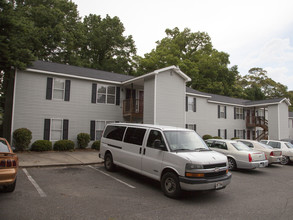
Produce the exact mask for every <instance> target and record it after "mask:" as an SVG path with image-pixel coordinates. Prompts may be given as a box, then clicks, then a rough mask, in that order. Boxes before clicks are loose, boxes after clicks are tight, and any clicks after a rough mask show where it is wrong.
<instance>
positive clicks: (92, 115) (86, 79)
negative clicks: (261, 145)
mask: <svg viewBox="0 0 293 220" xmlns="http://www.w3.org/2000/svg"><path fill="white" fill-rule="evenodd" d="M190 80H191V79H190V78H189V77H188V76H187V75H186V74H184V73H183V72H182V71H181V70H180V69H179V68H177V67H175V66H170V67H166V68H163V69H159V70H156V71H154V72H151V73H148V74H145V75H142V76H139V77H133V76H128V75H123V74H117V73H112V72H105V71H100V70H94V69H88V68H82V67H76V66H70V65H65V64H58V63H52V62H43V61H35V62H34V63H33V65H32V66H31V67H29V68H27V69H26V70H24V71H20V70H17V71H16V73H15V82H14V94H13V108H12V120H11V134H12V132H13V131H14V130H15V129H17V128H23V127H25V128H28V129H30V130H31V131H32V142H34V141H35V140H43V139H45V140H50V141H53V142H54V141H57V140H61V139H70V140H73V141H76V137H77V134H79V133H81V132H85V133H89V134H90V136H91V140H99V139H100V138H101V134H102V131H103V129H104V126H105V125H106V124H107V123H111V122H136V123H145V124H161V125H170V126H177V127H188V128H191V129H194V130H196V131H197V132H198V133H199V135H201V136H202V135H205V134H210V135H212V136H221V137H223V138H233V137H239V138H247V139H265V138H270V139H282V138H289V137H292V136H293V134H292V130H293V129H292V128H291V127H290V120H291V125H292V115H291V114H290V117H289V112H288V106H289V105H290V102H289V100H288V99H286V98H278V99H272V100H261V101H249V100H244V99H237V98H231V97H226V96H220V95H215V94H208V93H203V92H199V91H196V90H193V89H191V88H188V87H186V83H187V82H188V81H190ZM288 124H289V126H288ZM289 127H290V128H289Z"/></svg>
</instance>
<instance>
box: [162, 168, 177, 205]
mask: <svg viewBox="0 0 293 220" xmlns="http://www.w3.org/2000/svg"><path fill="white" fill-rule="evenodd" d="M161 188H162V191H163V192H164V194H165V195H166V196H167V197H170V198H174V199H176V198H179V196H180V195H181V187H180V183H179V178H178V175H177V174H176V173H174V172H166V173H164V174H163V176H162V179H161Z"/></svg>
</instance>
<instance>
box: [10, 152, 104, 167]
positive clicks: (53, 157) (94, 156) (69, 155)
mask: <svg viewBox="0 0 293 220" xmlns="http://www.w3.org/2000/svg"><path fill="white" fill-rule="evenodd" d="M16 154H17V156H18V160H19V166H20V167H50V166H73V165H90V164H100V163H103V160H102V159H101V158H99V151H96V150H92V149H85V150H79V149H76V150H75V151H49V152H33V151H28V152H17V153H16Z"/></svg>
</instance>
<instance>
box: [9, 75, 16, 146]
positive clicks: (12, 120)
mask: <svg viewBox="0 0 293 220" xmlns="http://www.w3.org/2000/svg"><path fill="white" fill-rule="evenodd" d="M16 80H17V69H15V72H14V84H13V101H12V113H11V131H10V132H11V133H10V134H11V135H10V143H11V146H12V144H13V143H12V140H13V131H14V109H15V91H16Z"/></svg>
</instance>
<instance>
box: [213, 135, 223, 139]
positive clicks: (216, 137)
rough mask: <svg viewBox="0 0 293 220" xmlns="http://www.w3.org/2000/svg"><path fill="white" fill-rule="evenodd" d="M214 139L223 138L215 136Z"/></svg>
mask: <svg viewBox="0 0 293 220" xmlns="http://www.w3.org/2000/svg"><path fill="white" fill-rule="evenodd" d="M213 139H222V138H221V137H219V136H214V137H213Z"/></svg>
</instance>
